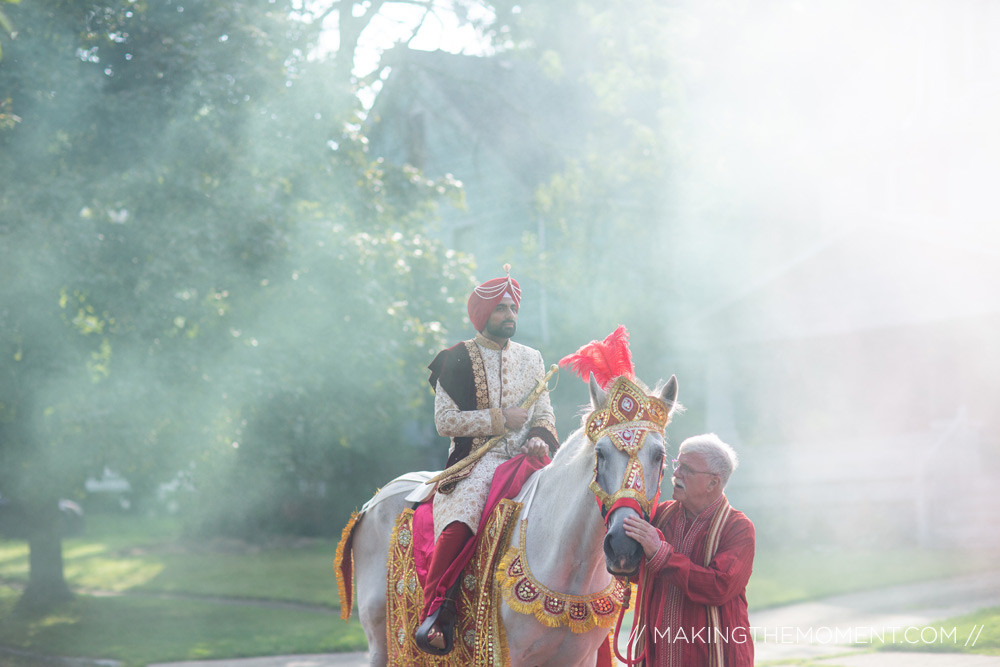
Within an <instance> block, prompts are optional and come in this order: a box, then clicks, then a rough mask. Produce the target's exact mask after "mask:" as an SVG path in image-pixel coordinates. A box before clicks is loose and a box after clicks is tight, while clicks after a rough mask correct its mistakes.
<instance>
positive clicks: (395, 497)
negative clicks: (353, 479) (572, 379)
mask: <svg viewBox="0 0 1000 667" xmlns="http://www.w3.org/2000/svg"><path fill="white" fill-rule="evenodd" d="M643 391H644V393H645V390H643ZM657 394H658V395H655V396H653V395H649V398H652V399H653V400H659V401H662V402H663V404H665V406H666V409H667V415H668V416H669V414H670V413H671V412H672V411H673V410H674V407H675V406H676V401H677V379H676V378H675V377H673V376H672V377H671V378H670V380H669V381H668V382H667V383H666V384H665V385H664V386H663V388H662V389H661V390H659V391H658V392H657ZM590 397H591V407H592V412H591V413H588V415H587V416H585V417H584V421H585V423H586V419H587V417H588V416H589V414H592V413H593V412H596V411H599V410H601V409H603V408H605V407H606V404H607V402H608V393H607V392H605V391H604V390H603V389H601V388H600V387H598V385H597V383H596V382H595V381H594V378H593V376H591V378H590ZM637 458H638V460H639V461H640V462H641V463H642V470H643V474H642V485H641V488H642V489H643V491H644V492H645V493H646V494H647V495H646V500H647V501H651V500H652V499H653V496H654V495H655V494H656V493H657V489H658V486H659V483H660V479H661V475H662V470H663V467H664V462H665V461H666V442H665V440H664V436H663V434H662V433H660V432H656V431H653V432H650V433H649V434H648V436H647V437H646V438H645V441H644V442H643V443H642V447H641V450H640V451H638V452H637ZM633 460H634V459H633ZM629 461H630V459H629V455H628V454H627V453H625V452H623V451H620V450H619V449H618V448H617V447H616V446H615V445H614V444H612V440H611V439H610V438H608V437H606V436H605V437H602V438H600V439H599V440H598V441H597V442H596V444H595V443H592V442H591V441H590V439H589V438H588V436H587V433H585V430H584V429H583V428H580V429H577V430H576V431H574V432H573V433H572V434H571V435H570V436H569V438H568V439H567V440H566V441H565V442H564V443H563V444H562V446H561V447H560V448H559V450H558V451H557V452H556V454H555V456H554V458H553V459H552V462H551V463H550V464H549V465H547V466H545V467H544V468H542V469H541V470H539V471H538V472H537V473H535V474H536V475H537V476H538V482H537V488H536V491H535V495H534V498H533V500H532V503H531V507H530V511H529V512H528V514H527V517H524V518H525V519H526V523H525V526H526V531H525V532H526V534H522V531H521V530H520V525H519V526H518V527H516V528H515V529H514V532H513V534H512V536H511V546H512V547H516V546H518V545H519V544H520V541H521V540H527V545H526V549H525V554H526V556H527V561H528V567H529V568H530V570H531V573H532V574H533V575H534V577H535V578H536V580H537V581H539V582H541V583H542V584H544V586H546V587H547V588H549V589H551V590H554V591H558V592H559V593H562V594H566V595H577V596H583V595H589V594H591V593H595V592H597V591H602V590H604V589H606V588H607V587H608V586H609V584H610V583H611V578H612V574H616V575H629V574H632V573H634V572H635V571H637V570H638V567H639V559H640V558H641V557H642V549H641V547H640V546H639V544H638V543H637V542H635V541H634V540H633V539H632V538H630V537H627V536H626V535H625V531H624V527H623V521H624V518H625V516H626V515H627V514H629V513H633V514H634V513H635V510H634V509H632V508H631V507H619V508H616V509H615V510H614V511H612V512H611V513H610V514H609V516H608V517H607V523H606V524H605V520H604V519H603V518H602V512H601V511H600V509H599V507H598V504H597V502H595V494H594V492H593V491H591V490H590V488H589V485H590V483H591V481H592V480H594V478H595V466H596V471H597V475H596V477H597V482H598V484H599V485H600V486H601V488H602V490H603V491H604V492H605V493H606V494H607V495H609V496H611V495H614V494H616V493H617V492H618V491H619V486H620V482H618V485H617V486H616V480H622V479H623V477H625V476H626V473H627V470H626V468H627V467H629ZM418 484H419V482H416V481H407V479H406V476H404V477H401V478H398V479H397V480H394V481H393V482H391V483H390V484H388V485H386V487H385V488H384V489H383V490H382V491H380V492H379V493H378V494H377V495H376V496H375V498H373V499H372V500H371V501H369V503H368V504H367V505H366V508H367V509H366V510H364V513H363V517H362V520H361V521H359V522H358V524H357V525H356V527H355V531H354V539H353V555H354V567H355V573H356V577H357V596H356V597H357V600H358V609H359V614H360V618H361V625H362V626H363V627H364V631H365V635H366V637H367V638H368V651H369V655H370V658H371V665H372V667H384V665H386V660H387V647H386V641H387V640H386V561H387V554H388V551H389V538H390V534H391V532H392V529H393V526H394V524H395V521H396V517H397V516H398V515H399V514H400V512H402V511H403V509H404V508H405V507H406V506H407V505H408V503H407V502H406V500H405V497H406V495H407V494H408V493H409V492H410V491H412V490H413V489H414V488H415V487H416V486H418ZM526 486H527V485H526ZM605 509H607V508H605ZM344 557H345V558H347V557H350V554H345V556H344ZM501 618H502V621H503V624H504V628H505V630H506V636H507V642H508V654H509V656H510V664H511V665H513V666H514V667H571V666H579V667H593V665H594V664H595V662H596V655H597V650H598V648H599V646H600V645H601V643H602V642H605V641H607V636H608V629H607V628H601V627H597V628H594V629H593V630H590V631H588V632H585V633H581V634H573V633H572V632H571V631H570V629H569V628H567V627H559V628H551V627H547V626H545V625H542V624H541V623H540V622H539V621H538V620H536V618H535V617H534V616H533V615H528V614H521V613H518V612H516V611H514V610H513V609H511V608H510V607H508V606H507V604H506V603H504V604H503V608H502V610H501Z"/></svg>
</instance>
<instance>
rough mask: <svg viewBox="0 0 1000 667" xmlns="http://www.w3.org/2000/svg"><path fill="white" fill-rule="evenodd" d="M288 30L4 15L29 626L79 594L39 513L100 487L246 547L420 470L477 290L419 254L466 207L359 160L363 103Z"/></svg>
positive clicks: (46, 517) (269, 21)
mask: <svg viewBox="0 0 1000 667" xmlns="http://www.w3.org/2000/svg"><path fill="white" fill-rule="evenodd" d="M296 4H297V3H292V2H273V3H258V2H249V1H247V2H232V1H227V2H221V1H217V0H191V1H190V2H183V3H180V2H176V1H171V0H165V1H164V2H155V3H154V2H141V1H140V2H130V1H127V0H109V1H105V2H92V1H88V2H76V1H72V2H71V1H68V0H32V1H31V2H25V3H23V4H21V5H18V6H16V7H13V8H11V9H10V11H9V12H8V15H9V18H10V20H11V21H14V22H15V23H16V24H17V26H18V32H19V34H18V38H17V39H16V40H14V41H12V42H11V43H10V44H9V46H8V48H7V50H6V53H5V57H4V61H3V64H2V67H0V99H4V100H6V99H8V98H9V100H10V102H9V103H5V107H4V108H3V109H0V112H3V113H4V114H8V115H9V116H0V118H4V117H14V116H16V117H17V118H18V119H19V122H11V123H8V124H7V125H5V126H3V128H0V182H3V183H4V186H5V187H4V189H3V193H2V194H0V210H2V211H3V216H2V219H0V341H2V342H0V494H2V495H3V496H4V498H6V499H11V500H12V501H14V502H16V503H17V504H18V505H19V506H21V507H23V508H24V510H25V512H26V513H27V516H28V517H29V518H28V521H27V525H28V527H29V528H30V535H29V537H28V539H29V544H30V547H31V575H30V581H29V585H28V588H27V590H26V591H25V594H24V596H23V597H22V600H21V603H22V606H23V607H32V606H40V607H45V606H47V605H50V604H52V603H53V602H56V601H58V600H60V599H63V598H65V597H66V596H67V595H68V594H69V591H68V589H67V587H66V583H65V580H64V578H63V573H62V562H61V546H60V534H59V530H58V516H57V514H56V501H57V499H58V498H59V497H62V496H66V495H70V496H72V495H74V494H79V493H80V492H81V490H82V485H83V482H84V480H85V479H86V478H87V477H88V476H90V475H99V474H100V473H101V472H102V471H103V470H104V469H105V468H106V467H111V468H113V469H114V470H115V471H117V472H119V473H121V474H123V475H125V476H126V477H127V478H128V479H129V481H130V482H131V483H132V485H133V491H134V493H135V495H136V497H137V500H141V498H142V497H143V496H144V495H148V494H150V493H152V491H153V490H154V489H156V488H157V486H158V485H159V484H160V483H162V482H165V481H171V480H172V481H174V482H176V483H177V484H178V485H179V487H180V488H181V489H182V490H184V491H185V493H183V494H182V495H181V501H182V505H184V504H186V505H190V506H191V507H198V508H203V509H204V510H205V511H203V512H202V513H201V514H198V515H192V517H193V518H194V519H196V520H197V521H198V522H199V523H200V525H202V526H213V525H215V526H217V525H224V526H225V527H226V528H227V529H232V530H239V529H246V530H253V529H259V528H262V527H263V528H274V527H275V526H276V525H278V524H279V522H282V521H284V522H286V524H287V523H288V522H292V523H294V522H302V523H304V524H308V522H307V521H305V520H304V519H302V516H303V513H308V512H309V511H312V512H315V509H312V510H309V509H306V510H303V509H301V508H296V507H295V504H296V502H297V501H301V500H302V499H303V497H307V496H308V494H309V493H315V494H316V495H317V496H319V497H321V498H322V497H325V498H326V502H327V504H328V507H329V506H330V504H333V500H336V499H340V498H342V497H343V496H338V495H336V494H335V493H334V491H333V490H336V492H338V493H339V492H343V493H348V492H349V493H351V494H352V495H351V498H352V500H351V502H353V499H354V498H357V497H359V495H363V494H358V493H356V492H357V490H358V489H360V488H362V487H364V488H365V492H367V491H370V489H371V488H372V487H373V486H374V484H375V483H376V482H377V481H381V480H382V478H383V477H384V476H385V474H386V472H387V471H390V470H393V469H395V470H401V469H403V467H405V466H406V465H407V464H408V463H410V462H412V460H413V458H414V456H415V450H412V449H407V448H405V447H404V448H402V449H400V447H401V442H402V441H403V440H404V439H405V433H404V432H403V426H404V425H405V424H407V423H410V424H416V423H417V415H418V414H420V413H421V412H426V410H427V408H426V403H427V400H428V397H429V396H430V392H429V391H428V389H427V387H426V386H425V385H424V381H425V380H424V378H423V373H422V370H421V369H422V368H423V366H425V365H426V363H427V361H429V359H430V355H431V353H432V351H433V350H435V349H436V348H438V347H440V345H442V344H443V342H444V336H445V333H446V331H447V329H448V327H449V326H450V325H452V323H454V322H455V320H457V319H458V317H459V316H460V304H459V302H457V301H456V299H455V298H454V297H453V295H454V294H455V292H456V291H457V292H458V293H460V294H463V295H464V293H465V291H466V289H467V287H468V284H469V278H468V273H469V269H468V264H467V262H466V260H464V259H463V258H461V257H458V256H456V255H454V254H452V253H449V252H446V251H445V250H444V249H443V248H441V247H440V245H438V244H436V243H433V242H431V241H429V240H428V239H427V237H426V235H425V229H426V227H427V226H428V225H429V224H432V222H433V220H434V217H435V207H436V206H437V204H436V202H438V201H441V200H442V199H444V200H447V199H448V198H456V197H459V196H460V193H459V191H458V189H457V188H456V187H455V185H454V184H453V183H449V182H446V181H443V182H428V181H427V180H425V179H424V178H423V177H422V176H421V175H420V174H418V173H415V172H413V171H412V170H407V169H404V168H400V167H394V166H392V165H387V164H381V163H379V162H377V161H374V160H372V158H370V157H369V156H368V154H367V151H366V139H365V137H364V136H362V134H361V133H360V129H359V128H360V127H361V123H360V119H361V117H360V113H361V106H360V103H359V102H358V100H357V98H356V97H355V94H354V93H355V91H356V87H357V85H358V82H357V81H355V80H354V79H353V78H351V77H348V75H347V74H346V73H345V69H344V68H343V67H342V66H341V65H339V64H338V63H337V62H336V59H334V60H333V61H326V60H323V59H317V58H311V57H310V56H309V54H311V53H313V51H314V48H313V47H314V46H315V44H316V40H317V38H318V34H319V33H318V28H317V24H316V21H311V22H310V21H308V20H303V18H302V16H301V15H297V14H296V13H295V10H296V6H295V5H296ZM346 4H350V3H346ZM306 18H308V17H306ZM347 43H349V41H348V42H347ZM421 408H423V410H421ZM413 428H416V426H414V427H413ZM389 452H393V453H392V454H390V453H389ZM375 462H378V463H379V465H380V466H381V467H376V465H375ZM387 462H388V463H387ZM304 489H305V491H304ZM324 489H325V491H324ZM324 493H325V496H324ZM186 499H196V500H192V502H190V503H186V502H185V500H186ZM349 509H350V507H346V506H342V505H341V504H334V506H333V507H330V516H329V517H328V518H327V519H328V521H329V522H331V523H334V522H336V521H337V518H338V516H343V515H345V514H346V512H347V511H349Z"/></svg>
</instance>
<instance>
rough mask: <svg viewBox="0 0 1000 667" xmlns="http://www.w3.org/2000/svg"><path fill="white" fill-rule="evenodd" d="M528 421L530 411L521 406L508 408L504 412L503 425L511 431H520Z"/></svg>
mask: <svg viewBox="0 0 1000 667" xmlns="http://www.w3.org/2000/svg"><path fill="white" fill-rule="evenodd" d="M526 421H528V411H527V410H525V409H524V408H522V407H520V406H514V407H513V408H506V409H504V411H503V425H504V427H506V428H507V429H508V430H510V431H517V430H520V428H521V427H522V426H524V422H526Z"/></svg>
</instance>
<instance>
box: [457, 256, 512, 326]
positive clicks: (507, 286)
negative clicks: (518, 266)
mask: <svg viewBox="0 0 1000 667" xmlns="http://www.w3.org/2000/svg"><path fill="white" fill-rule="evenodd" d="M503 268H504V269H505V270H506V271H507V275H506V276H505V277H503V278H494V279H492V280H487V281H486V282H485V283H483V284H482V285H480V286H479V287H477V288H476V289H474V290H472V294H470V295H469V303H468V309H469V319H470V320H472V326H474V327H476V331H482V330H483V329H485V328H486V321H487V320H488V319H490V315H491V314H492V313H493V311H494V310H496V307H497V304H498V303H500V301H501V300H502V299H503V298H504V297H505V296H509V297H510V298H512V299H513V300H514V305H516V306H518V307H520V305H521V286H520V285H518V284H517V281H516V280H514V279H513V278H511V277H510V265H509V264H505V265H504V267H503Z"/></svg>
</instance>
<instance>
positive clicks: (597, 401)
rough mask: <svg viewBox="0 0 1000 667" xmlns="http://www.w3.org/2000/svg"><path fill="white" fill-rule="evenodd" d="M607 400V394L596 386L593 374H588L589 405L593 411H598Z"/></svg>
mask: <svg viewBox="0 0 1000 667" xmlns="http://www.w3.org/2000/svg"><path fill="white" fill-rule="evenodd" d="M607 400H608V392H606V391H604V390H603V389H601V388H600V387H598V386H597V380H595V379H594V374H593V373H591V374H590V405H591V407H593V408H594V409H595V410H600V409H601V407H602V406H603V405H604V403H605V402H606V401H607Z"/></svg>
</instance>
